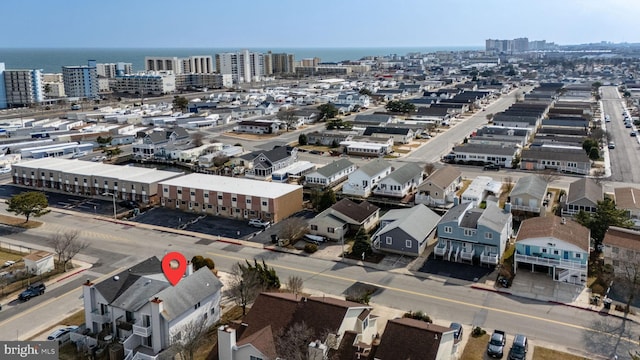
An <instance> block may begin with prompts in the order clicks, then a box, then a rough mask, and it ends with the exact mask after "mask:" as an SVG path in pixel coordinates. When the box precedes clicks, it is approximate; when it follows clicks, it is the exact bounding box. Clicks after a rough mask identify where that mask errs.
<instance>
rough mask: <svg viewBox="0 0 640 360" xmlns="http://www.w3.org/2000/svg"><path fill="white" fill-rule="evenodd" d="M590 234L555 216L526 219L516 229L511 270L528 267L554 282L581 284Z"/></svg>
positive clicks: (577, 225) (571, 221) (586, 229)
mask: <svg viewBox="0 0 640 360" xmlns="http://www.w3.org/2000/svg"><path fill="white" fill-rule="evenodd" d="M590 234H591V232H590V231H589V229H588V228H586V227H584V226H582V225H580V224H578V223H577V222H575V221H573V220H570V219H569V220H568V219H565V218H560V217H558V216H546V217H538V218H531V219H527V220H525V221H523V222H522V224H521V225H520V230H518V237H517V238H516V252H515V257H514V271H515V272H517V271H522V270H527V269H530V270H531V272H542V273H545V274H547V275H550V276H551V277H552V279H554V280H555V281H560V282H568V283H571V284H575V285H582V286H584V285H585V284H586V281H587V265H588V264H587V262H588V260H589V241H590Z"/></svg>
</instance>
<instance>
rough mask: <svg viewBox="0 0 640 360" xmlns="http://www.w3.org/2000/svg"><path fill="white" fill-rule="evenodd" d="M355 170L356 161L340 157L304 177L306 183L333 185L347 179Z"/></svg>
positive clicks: (311, 184) (310, 184)
mask: <svg viewBox="0 0 640 360" xmlns="http://www.w3.org/2000/svg"><path fill="white" fill-rule="evenodd" d="M355 170H356V165H355V164H354V163H352V162H351V161H349V160H348V159H340V160H337V161H334V162H332V163H330V164H327V165H325V166H323V167H321V168H319V169H318V170H316V171H314V172H311V173H308V174H307V175H306V176H305V177H304V179H305V185H309V186H313V185H319V186H331V185H332V184H337V183H339V182H340V181H342V180H344V179H346V178H347V176H348V175H349V174H351V173H352V172H354V171H355Z"/></svg>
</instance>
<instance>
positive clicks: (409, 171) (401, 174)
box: [373, 163, 422, 198]
mask: <svg viewBox="0 0 640 360" xmlns="http://www.w3.org/2000/svg"><path fill="white" fill-rule="evenodd" d="M421 181H422V167H421V166H420V165H418V164H416V163H407V164H405V165H403V166H401V167H400V168H398V169H396V170H394V171H392V172H391V173H390V174H389V175H387V176H385V177H384V178H382V179H381V180H380V182H379V183H378V186H377V187H376V188H375V189H373V193H374V194H375V195H380V196H391V197H397V198H403V197H405V196H407V195H409V194H410V193H411V192H413V190H414V189H415V188H416V187H417V186H418V184H420V182H421Z"/></svg>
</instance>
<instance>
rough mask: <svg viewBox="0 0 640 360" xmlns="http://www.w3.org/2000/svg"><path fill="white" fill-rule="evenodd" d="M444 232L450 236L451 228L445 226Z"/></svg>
mask: <svg viewBox="0 0 640 360" xmlns="http://www.w3.org/2000/svg"><path fill="white" fill-rule="evenodd" d="M444 232H446V233H447V234H451V232H452V229H451V226H445V227H444Z"/></svg>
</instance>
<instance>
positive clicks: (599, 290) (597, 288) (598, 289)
mask: <svg viewBox="0 0 640 360" xmlns="http://www.w3.org/2000/svg"><path fill="white" fill-rule="evenodd" d="M591 293H593V294H600V295H604V287H602V285H600V284H598V283H594V284H593V285H591Z"/></svg>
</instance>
